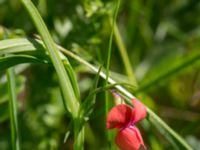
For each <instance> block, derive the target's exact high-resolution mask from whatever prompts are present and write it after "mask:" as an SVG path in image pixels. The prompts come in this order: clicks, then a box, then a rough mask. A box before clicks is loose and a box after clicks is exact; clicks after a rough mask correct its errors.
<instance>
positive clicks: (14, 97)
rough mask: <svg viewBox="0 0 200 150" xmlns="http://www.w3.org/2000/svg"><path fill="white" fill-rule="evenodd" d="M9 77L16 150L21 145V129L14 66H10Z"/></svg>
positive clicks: (13, 141) (12, 130)
mask: <svg viewBox="0 0 200 150" xmlns="http://www.w3.org/2000/svg"><path fill="white" fill-rule="evenodd" d="M7 78H8V93H9V111H10V124H11V135H12V148H13V149H14V150H19V149H20V146H19V129H18V120H17V95H16V82H15V73H14V69H13V68H9V69H8V70H7Z"/></svg>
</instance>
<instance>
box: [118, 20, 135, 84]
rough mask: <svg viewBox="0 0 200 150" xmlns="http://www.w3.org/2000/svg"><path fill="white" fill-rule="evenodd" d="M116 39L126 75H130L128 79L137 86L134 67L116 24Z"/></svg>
mask: <svg viewBox="0 0 200 150" xmlns="http://www.w3.org/2000/svg"><path fill="white" fill-rule="evenodd" d="M114 37H115V40H116V43H117V46H118V48H119V52H120V54H121V57H122V61H123V63H124V67H125V70H126V73H127V75H128V79H129V81H130V82H131V83H132V84H133V85H135V86H137V81H136V78H135V74H134V72H133V67H132V66H131V63H130V59H129V57H128V54H127V50H126V47H125V45H124V42H123V40H122V37H121V34H120V32H119V29H118V26H117V24H116V23H115V24H114Z"/></svg>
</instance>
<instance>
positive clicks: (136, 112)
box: [132, 99, 147, 123]
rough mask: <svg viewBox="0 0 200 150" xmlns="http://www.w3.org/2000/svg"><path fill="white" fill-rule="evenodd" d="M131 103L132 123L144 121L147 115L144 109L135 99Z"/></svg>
mask: <svg viewBox="0 0 200 150" xmlns="http://www.w3.org/2000/svg"><path fill="white" fill-rule="evenodd" d="M132 103H133V106H134V108H133V115H132V116H133V117H132V122H134V123H136V122H138V121H140V120H142V119H144V118H145V117H146V115H147V111H146V107H145V106H144V105H143V104H142V103H141V102H140V101H139V100H137V99H132Z"/></svg>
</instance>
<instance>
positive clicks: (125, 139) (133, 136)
mask: <svg viewBox="0 0 200 150" xmlns="http://www.w3.org/2000/svg"><path fill="white" fill-rule="evenodd" d="M115 142H116V144H117V145H118V147H119V148H120V149H121V150H139V149H141V148H143V149H146V147H145V146H144V142H143V139H142V136H141V134H140V131H139V130H138V128H136V127H134V126H131V127H127V128H125V129H123V130H121V131H119V132H118V133H117V136H116V139H115Z"/></svg>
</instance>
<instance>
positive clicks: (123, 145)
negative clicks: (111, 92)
mask: <svg viewBox="0 0 200 150" xmlns="http://www.w3.org/2000/svg"><path fill="white" fill-rule="evenodd" d="M132 103H133V106H134V108H132V107H129V106H127V105H125V104H119V105H117V106H115V107H113V108H112V109H111V111H110V112H109V113H108V118H107V121H106V128H107V129H112V128H118V129H119V131H118V133H117V136H116V139H115V142H116V144H117V145H118V146H119V148H120V149H121V150H139V149H140V148H144V149H145V145H144V142H143V139H142V136H141V134H140V131H139V129H138V128H137V127H135V124H136V123H137V122H138V121H140V120H142V119H144V118H145V117H146V114H147V113H146V108H145V106H144V105H143V104H142V103H141V102H140V101H138V100H136V99H133V100H132Z"/></svg>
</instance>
